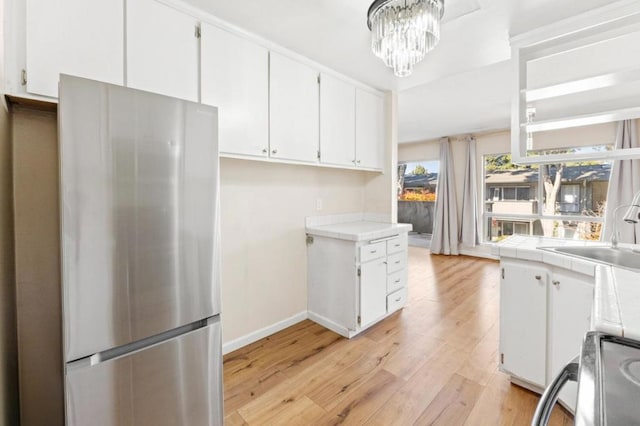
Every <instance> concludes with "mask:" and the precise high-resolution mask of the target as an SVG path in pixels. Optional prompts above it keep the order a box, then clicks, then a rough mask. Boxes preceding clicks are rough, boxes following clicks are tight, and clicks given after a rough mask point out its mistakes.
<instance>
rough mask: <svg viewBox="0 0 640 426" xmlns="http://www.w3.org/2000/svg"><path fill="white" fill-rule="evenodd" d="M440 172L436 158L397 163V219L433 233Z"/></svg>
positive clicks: (416, 228)
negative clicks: (433, 159)
mask: <svg viewBox="0 0 640 426" xmlns="http://www.w3.org/2000/svg"><path fill="white" fill-rule="evenodd" d="M439 171H440V162H439V161H437V160H435V161H426V160H425V161H415V162H410V163H402V164H399V165H398V221H399V222H402V223H411V224H412V225H413V231H414V232H417V233H420V234H431V233H432V232H433V216H434V208H435V201H436V188H437V186H438V173H439Z"/></svg>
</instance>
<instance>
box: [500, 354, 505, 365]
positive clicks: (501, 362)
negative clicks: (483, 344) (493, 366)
mask: <svg viewBox="0 0 640 426" xmlns="http://www.w3.org/2000/svg"><path fill="white" fill-rule="evenodd" d="M500 364H504V353H501V354H500Z"/></svg>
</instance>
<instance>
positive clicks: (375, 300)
mask: <svg viewBox="0 0 640 426" xmlns="http://www.w3.org/2000/svg"><path fill="white" fill-rule="evenodd" d="M386 313H387V259H386V258H385V257H383V258H380V259H376V260H372V261H371V262H367V263H363V264H362V265H361V266H360V327H361V328H364V327H366V326H368V325H369V324H371V323H373V322H375V321H377V320H378V319H380V318H381V317H383V316H384V315H385V314H386Z"/></svg>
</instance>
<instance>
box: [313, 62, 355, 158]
mask: <svg viewBox="0 0 640 426" xmlns="http://www.w3.org/2000/svg"><path fill="white" fill-rule="evenodd" d="M355 108H356V89H355V87H353V86H352V85H350V84H349V83H346V82H344V81H342V80H339V79H337V78H335V77H332V76H330V75H327V74H322V76H321V77H320V162H321V163H323V164H335V165H338V166H350V167H353V166H355V162H356V158H355V155H356V140H355V137H356V109H355Z"/></svg>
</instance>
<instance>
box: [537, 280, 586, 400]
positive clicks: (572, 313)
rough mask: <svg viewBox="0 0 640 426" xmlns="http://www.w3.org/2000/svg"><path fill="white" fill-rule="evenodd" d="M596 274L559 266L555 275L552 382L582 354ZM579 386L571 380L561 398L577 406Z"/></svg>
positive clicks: (553, 287) (550, 349) (550, 372)
mask: <svg viewBox="0 0 640 426" xmlns="http://www.w3.org/2000/svg"><path fill="white" fill-rule="evenodd" d="M589 280H591V281H593V278H592V277H587V276H584V275H580V274H576V273H573V272H571V271H566V270H561V269H556V270H555V271H554V273H553V277H552V278H551V286H550V287H549V289H550V293H551V294H550V297H549V302H550V312H549V314H550V315H549V338H548V344H549V354H550V356H549V360H550V365H549V377H548V380H549V382H550V381H551V380H553V378H554V377H555V376H556V375H557V374H558V372H559V371H560V370H562V367H564V366H565V365H566V364H567V363H568V362H569V361H571V360H572V359H573V358H575V357H576V356H578V355H580V348H581V346H582V339H583V338H584V335H585V334H586V333H587V331H589V328H590V325H591V307H592V305H593V283H590V282H589ZM577 391H578V386H577V384H576V383H575V382H569V383H567V384H566V385H565V386H564V387H563V388H562V391H561V392H560V399H561V400H562V401H563V402H564V403H565V404H567V405H568V406H570V407H571V409H575V406H576V396H577Z"/></svg>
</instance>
